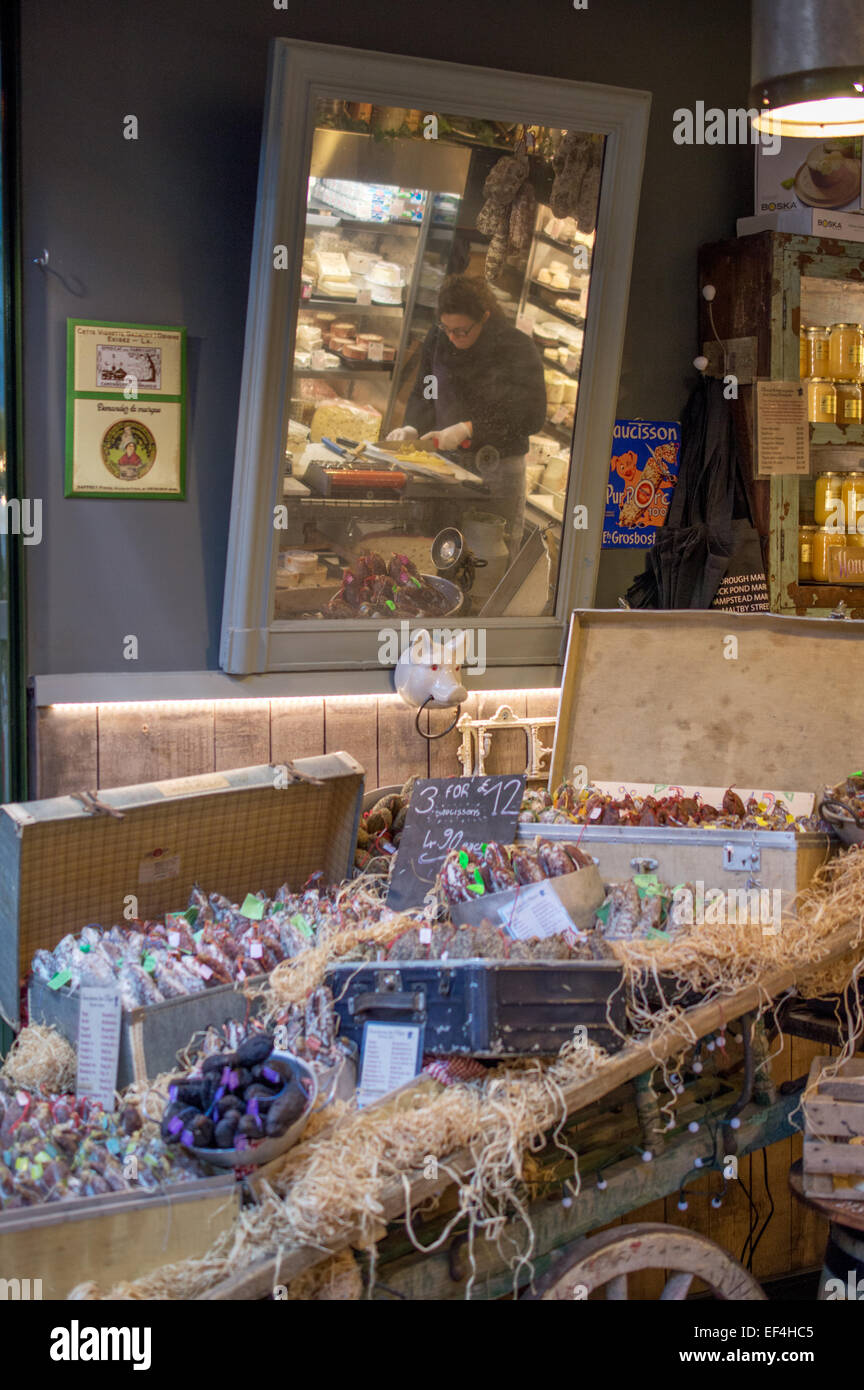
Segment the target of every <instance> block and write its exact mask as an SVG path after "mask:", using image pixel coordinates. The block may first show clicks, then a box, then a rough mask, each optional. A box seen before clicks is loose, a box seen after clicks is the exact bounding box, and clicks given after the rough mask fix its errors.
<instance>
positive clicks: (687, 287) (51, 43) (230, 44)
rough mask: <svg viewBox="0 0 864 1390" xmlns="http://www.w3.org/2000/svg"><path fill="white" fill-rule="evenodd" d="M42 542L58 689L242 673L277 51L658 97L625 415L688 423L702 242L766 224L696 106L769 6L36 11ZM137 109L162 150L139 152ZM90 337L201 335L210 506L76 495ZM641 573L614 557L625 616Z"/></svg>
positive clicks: (39, 582)
mask: <svg viewBox="0 0 864 1390" xmlns="http://www.w3.org/2000/svg"><path fill="white" fill-rule="evenodd" d="M22 9H23V16H22V86H23V112H22V145H23V148H22V158H23V216H24V247H25V253H26V255H27V257H28V258H29V257H30V256H36V255H38V254H39V253H40V252H41V250H42V248H43V247H47V248H48V250H49V253H50V264H51V266H52V267H53V268H54V269H55V270H56V271H57V274H52V273H46V272H44V271H42V270H40V269H39V268H38V267H36V266H34V265H32V264H30V263H29V259H28V262H27V263H26V264H25V273H24V327H25V382H26V392H25V430H26V440H25V445H26V453H25V464H26V475H27V492H28V495H29V496H31V497H40V498H42V500H43V542H42V544H41V545H40V546H38V547H27V558H28V566H29V569H28V603H29V646H30V654H29V668H30V672H31V673H33V674H49V673H54V674H56V673H63V672H75V671H112V670H124V671H127V672H128V671H129V670H130V663H129V662H125V661H124V660H123V657H122V643H123V638H124V636H125V635H126V634H128V633H134V634H136V635H137V637H138V639H139V643H140V656H139V661H138V663H136V666H135V668H134V669H137V670H142V671H144V670H151V671H165V670H178V669H179V670H195V669H203V668H206V667H211V668H213V667H216V666H217V665H218V642H219V627H220V620H221V604H222V585H223V572H224V562H225V550H226V543H227V534H228V519H229V507H230V495H231V477H232V467H233V451H234V434H235V428H236V417H237V404H238V395H239V382H240V367H241V360H242V352H243V332H244V321H245V312H246V289H247V281H248V271H249V254H250V246H251V238H252V222H253V214H254V202H255V184H256V177H257V164H258V145H259V139H260V128H261V117H262V107H263V99H264V84H265V74H266V62H267V45H268V41H269V40H270V39H271V38H272V37H275V36H277V35H282V36H287V37H295V38H300V39H307V40H310V41H316V42H322V43H341V44H346V45H349V46H355V47H360V48H378V49H382V50H385V51H388V52H395V53H406V54H418V55H423V56H426V57H432V58H438V59H445V60H450V61H457V62H463V63H476V64H480V65H483V66H490V67H501V68H510V69H514V70H521V71H526V72H528V71H530V72H536V73H540V74H548V75H550V76H556V77H564V78H572V79H580V80H587V81H595V82H608V83H614V84H616V85H620V86H624V87H635V88H641V89H647V90H650V91H651V92H653V94H654V104H653V109H652V116H651V127H650V132H649V140H648V155H647V164H646V170H645V180H644V187H643V196H642V203H641V209H640V217H639V231H638V241H637V246H636V256H635V265H634V274H633V288H632V298H631V308H630V317H629V326H628V333H627V345H626V350H625V355H624V366H623V373H622V378H621V397H620V411H619V413H620V414H622V415H626V416H629V415H643V416H646V417H657V418H659V417H664V416H666V417H670V418H675V417H676V416H677V415H678V413H679V412H680V409H681V406H682V404H683V401H684V399H685V397H686V392H687V385H688V380H689V379H691V378H692V375H693V373H692V370H691V369H690V368H689V363H690V362H691V360H692V358H693V356H694V355H695V351H696V343H695V336H694V335H695V322H696V302H695V279H696V270H695V265H696V248H697V246H698V245H699V243H700V242H701V241H704V240H709V239H712V238H715V237H718V236H723V235H727V234H729V233H730V232H732V231H733V230H734V219H735V217H736V216H740V215H741V214H742V213H743V212H747V211H750V203H751V192H750V180H751V169H752V159H751V152H750V151H749V150H748V149H727V148H724V147H722V146H720V147H716V148H715V147H705V146H702V147H694V148H689V149H688V148H681V147H679V146H676V145H674V144H673V142H672V138H671V131H672V112H673V110H674V109H675V108H676V107H678V106H692V105H693V104H694V103H695V102H696V101H697V100H698V99H702V100H704V101H705V102H706V103H707V104H708V105H717V106H722V107H726V106H739V105H743V104H744V101H745V99H746V92H747V87H748V81H749V76H748V53H749V3H748V2H747V0H729V3H727V4H725V5H724V6H722V8H721V9H716V8H715V9H714V10H711V9H710V8H705V7H702V6H698V5H694V4H693V0H654V2H653V3H652V0H589V5H588V8H587V9H586V10H581V11H575V10H574V9H573V8H572V5H571V4H570V0H467V3H466V0H434V3H432V0H426V2H425V3H415V2H414V0H399V3H394V0H383V3H382V0H352V2H351V3H350V4H347V3H344V0H318V3H315V4H312V3H306V4H301V3H299V0H290V4H289V8H288V10H287V11H285V10H276V9H275V8H274V6H273V4H272V3H270V0H206V3H202V2H201V0H198V3H193V0H148V3H146V4H136V3H133V2H132V0H86V3H85V4H84V5H79V6H73V5H69V4H68V3H67V2H66V0H24V3H23V6H22ZM130 112H131V113H134V114H135V115H137V117H138V120H139V127H140V138H139V139H138V140H137V142H135V141H127V140H124V139H123V138H122V119H123V116H124V115H126V114H127V113H130ZM67 317H77V318H93V319H99V318H105V319H108V320H121V321H132V322H142V323H182V324H185V325H186V326H187V328H188V333H189V396H190V404H189V422H188V423H189V435H188V439H189V449H188V501H186V502H122V501H117V502H114V501H111V500H99V501H80V500H74V499H70V500H66V499H64V497H63V458H64V393H65V323H66V319H67ZM634 563H635V562H634V558H633V557H632V556H629V555H627V556H623V555H622V556H619V555H617V554H616V555H614V556H609V557H606V558H604V563H603V569H602V573H601V583H600V589H599V592H598V603H600V604H607V603H610V602H611V603H614V599H615V596H616V595H617V593H618V592H620V591H621V588H622V587H623V586H625V585H626V582H627V576H629V574H630V573H632V571H633V569H634Z"/></svg>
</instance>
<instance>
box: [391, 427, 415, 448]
mask: <svg viewBox="0 0 864 1390" xmlns="http://www.w3.org/2000/svg"><path fill="white" fill-rule="evenodd" d="M416 438H417V431H416V430H415V428H414V426H413V425H403V426H402V428H401V430H391V431H390V433H389V434H388V436H387V442H388V444H389V443H390V441H391V440H392V441H393V442H394V443H397V444H402V443H404V442H405V441H406V440H408V439H416Z"/></svg>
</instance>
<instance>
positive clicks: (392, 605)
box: [384, 598, 396, 613]
mask: <svg viewBox="0 0 864 1390" xmlns="http://www.w3.org/2000/svg"><path fill="white" fill-rule="evenodd" d="M384 607H385V608H389V609H390V611H391V613H395V612H396V605H395V603H394V602H393V600H392V598H385V600H384Z"/></svg>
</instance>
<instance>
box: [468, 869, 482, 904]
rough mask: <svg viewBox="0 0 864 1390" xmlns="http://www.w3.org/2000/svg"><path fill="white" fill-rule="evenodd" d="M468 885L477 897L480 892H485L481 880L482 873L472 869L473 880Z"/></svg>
mask: <svg viewBox="0 0 864 1390" xmlns="http://www.w3.org/2000/svg"><path fill="white" fill-rule="evenodd" d="M468 887H469V889H470V890H471V892H472V893H476V894H477V896H478V897H479V896H480V894H481V893H485V892H486V884H485V883H484V882H483V875H482V874H481V873H480V870H479V869H475V870H474V882H473V883H469V884H468Z"/></svg>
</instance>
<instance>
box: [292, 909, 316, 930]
mask: <svg viewBox="0 0 864 1390" xmlns="http://www.w3.org/2000/svg"><path fill="white" fill-rule="evenodd" d="M291 925H292V927H296V928H297V930H298V931H299V932H302V933H303V935H304V936H311V935H312V927H311V925H310V924H309V922H308V921H307V919H306V918H305V917H304V916H303V913H302V912H295V913H294V916H293V917H292V918H291Z"/></svg>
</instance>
